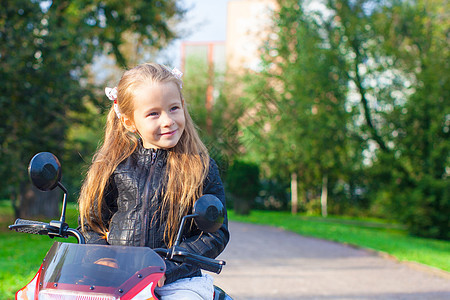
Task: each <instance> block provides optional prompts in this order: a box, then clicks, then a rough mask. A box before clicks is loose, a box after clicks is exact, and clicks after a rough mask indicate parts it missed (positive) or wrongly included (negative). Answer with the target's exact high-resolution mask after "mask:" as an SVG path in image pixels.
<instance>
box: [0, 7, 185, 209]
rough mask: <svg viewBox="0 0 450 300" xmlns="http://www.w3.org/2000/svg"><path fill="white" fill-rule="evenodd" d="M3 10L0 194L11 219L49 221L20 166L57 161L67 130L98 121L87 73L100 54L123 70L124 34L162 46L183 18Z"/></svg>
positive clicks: (140, 10) (175, 14) (154, 12)
mask: <svg viewBox="0 0 450 300" xmlns="http://www.w3.org/2000/svg"><path fill="white" fill-rule="evenodd" d="M1 7H2V9H1V10H0V78H1V82H2V84H1V85H0V107H1V108H2V109H1V110H0V117H1V118H2V123H1V125H0V136H1V140H0V162H1V164H0V174H1V178H3V179H4V181H3V184H2V187H1V189H2V194H5V190H6V191H7V192H6V193H7V194H9V195H11V198H12V202H13V205H14V207H15V208H16V214H17V215H21V216H27V215H36V214H41V215H51V216H54V215H56V213H57V211H56V212H55V211H54V210H53V211H50V212H46V211H45V208H46V207H47V206H46V205H33V201H34V200H35V199H36V198H35V197H25V195H26V194H27V193H29V191H30V187H29V183H28V180H27V177H26V175H25V174H26V164H27V162H29V160H30V159H31V157H32V156H33V155H34V154H35V153H36V152H39V151H43V150H47V151H52V152H54V153H55V154H56V155H57V156H58V157H60V158H61V157H63V156H64V149H65V147H67V145H66V144H65V141H66V134H67V132H68V131H67V130H68V128H69V126H71V125H73V124H77V123H81V122H82V121H83V116H86V115H88V113H89V112H94V113H101V111H102V106H101V105H100V103H99V102H98V101H96V97H95V94H94V92H93V86H92V85H91V84H90V83H89V81H88V80H87V72H86V67H87V66H88V65H89V64H90V63H91V62H92V60H93V58H94V57H95V56H96V55H101V54H103V53H112V54H113V55H114V57H115V59H116V61H117V63H118V64H119V65H121V66H126V65H127V61H126V59H125V57H126V56H125V55H124V53H123V52H122V45H123V44H124V43H125V41H126V39H125V37H126V36H127V34H129V33H134V34H135V35H136V37H137V39H138V40H139V41H140V42H141V43H142V44H143V45H148V46H152V47H156V48H158V47H161V46H163V45H165V43H167V42H168V41H169V40H170V39H172V38H173V37H175V33H174V32H173V31H172V30H171V27H170V26H169V23H168V22H170V21H176V20H177V19H178V18H180V17H181V16H182V15H183V13H184V12H183V10H182V9H180V8H179V7H178V6H177V5H176V3H175V1H144V0H142V1H132V2H129V1H106V2H105V1H100V0H94V1H82V0H75V1H53V2H52V1H30V0H20V1H1ZM19 49H20V51H18V50H19ZM89 105H91V108H88V107H89ZM92 105H93V107H94V108H95V109H92ZM32 207H34V208H36V209H35V210H34V211H31V210H28V208H32ZM53 207H56V208H57V205H56V206H53Z"/></svg>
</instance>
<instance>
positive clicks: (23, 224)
mask: <svg viewBox="0 0 450 300" xmlns="http://www.w3.org/2000/svg"><path fill="white" fill-rule="evenodd" d="M49 226H50V225H49V224H48V223H44V222H39V221H31V220H25V219H17V220H16V221H15V222H14V225H10V226H9V229H11V230H15V231H17V232H23V233H30V234H40V235H47V234H48V229H49Z"/></svg>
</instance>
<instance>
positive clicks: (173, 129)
mask: <svg viewBox="0 0 450 300" xmlns="http://www.w3.org/2000/svg"><path fill="white" fill-rule="evenodd" d="M133 100H134V112H133V121H131V120H129V119H127V118H126V117H124V120H123V122H124V125H125V127H127V129H128V130H131V131H137V133H138V134H139V135H140V136H141V138H142V141H143V145H144V147H145V148H163V149H169V148H173V147H174V146H175V145H176V144H177V143H178V141H179V140H180V138H181V135H182V134H183V131H184V127H185V123H186V119H185V117H184V110H183V101H182V99H181V96H180V93H179V91H178V87H177V85H176V83H174V82H156V83H151V84H143V85H141V86H140V87H139V88H137V90H136V91H135V92H134V99H133Z"/></svg>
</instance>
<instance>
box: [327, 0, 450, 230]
mask: <svg viewBox="0 0 450 300" xmlns="http://www.w3.org/2000/svg"><path fill="white" fill-rule="evenodd" d="M445 5H446V6H447V8H448V4H443V3H442V2H440V1H392V2H390V3H384V2H379V1H367V0H365V1H363V0H360V1H328V6H329V8H330V9H331V10H332V11H333V12H334V18H335V20H336V21H335V22H334V27H333V29H332V30H333V31H334V32H335V34H336V36H338V37H339V39H338V40H339V43H337V44H335V45H334V46H335V47H336V48H341V49H345V52H346V53H347V59H346V62H347V68H346V69H347V70H348V77H349V79H350V82H351V83H353V85H354V87H355V92H356V94H357V95H358V98H359V102H356V103H357V104H358V107H357V109H359V108H360V109H361V117H363V120H364V123H363V124H362V125H361V126H359V129H360V133H359V134H360V136H361V137H362V138H364V139H366V140H367V141H368V142H369V143H371V144H372V145H374V146H375V147H374V149H375V150H373V151H370V152H372V154H371V163H372V164H373V165H374V167H373V168H372V171H371V173H372V174H373V175H375V178H377V179H379V181H380V183H381V185H380V184H379V183H372V184H371V185H372V186H377V188H376V189H375V190H373V191H372V192H373V195H382V196H381V197H383V198H384V199H383V200H382V202H383V203H384V205H385V207H386V211H389V212H395V213H394V214H392V213H391V214H390V215H391V216H395V217H396V218H399V219H400V220H402V221H403V222H406V223H407V224H408V225H409V227H410V230H411V232H412V233H415V234H420V235H424V236H429V237H437V238H446V239H448V238H450V237H449V235H448V226H449V219H448V215H449V214H450V201H449V184H448V171H446V170H445V168H446V167H448V157H449V153H450V151H449V149H450V144H449V142H448V140H449V139H448V137H449V133H448V130H447V131H446V125H445V123H446V119H447V116H448V115H449V109H450V107H449V105H448V104H447V103H446V102H445V100H444V99H446V98H448V95H449V89H448V81H449V75H448V74H449V72H448V71H449V65H448V58H449V57H448V53H449V51H448V36H447V35H448V26H446V25H448V23H447V24H446V23H445V21H444V19H445V16H444V11H445ZM447 127H448V126H447ZM366 151H369V149H366ZM379 171H381V172H382V173H379Z"/></svg>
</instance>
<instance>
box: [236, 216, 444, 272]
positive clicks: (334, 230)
mask: <svg viewBox="0 0 450 300" xmlns="http://www.w3.org/2000/svg"><path fill="white" fill-rule="evenodd" d="M230 220H232V221H239V222H248V223H256V224H265V225H272V226H276V227H280V228H283V229H286V230H289V231H292V232H295V233H298V234H301V235H305V236H311V237H317V238H322V239H326V240H331V241H336V242H340V243H347V244H350V245H354V246H359V247H363V248H368V249H372V250H375V251H379V252H384V253H387V254H389V255H392V256H394V257H395V258H396V259H398V260H399V261H411V262H418V263H421V264H425V265H428V266H431V267H434V268H437V269H441V270H444V271H447V272H450V242H449V241H441V240H434V239H425V238H420V237H414V236H410V235H408V234H407V232H406V231H405V230H404V229H403V228H402V226H399V225H398V224H390V223H387V222H386V221H384V220H383V221H382V220H380V221H378V220H373V219H371V220H370V221H365V220H364V219H351V218H340V217H327V218H322V217H308V216H302V215H292V214H290V213H288V212H269V211H253V212H251V214H250V215H249V216H237V215H235V214H234V213H233V212H230Z"/></svg>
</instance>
